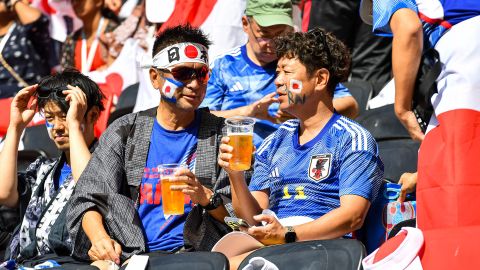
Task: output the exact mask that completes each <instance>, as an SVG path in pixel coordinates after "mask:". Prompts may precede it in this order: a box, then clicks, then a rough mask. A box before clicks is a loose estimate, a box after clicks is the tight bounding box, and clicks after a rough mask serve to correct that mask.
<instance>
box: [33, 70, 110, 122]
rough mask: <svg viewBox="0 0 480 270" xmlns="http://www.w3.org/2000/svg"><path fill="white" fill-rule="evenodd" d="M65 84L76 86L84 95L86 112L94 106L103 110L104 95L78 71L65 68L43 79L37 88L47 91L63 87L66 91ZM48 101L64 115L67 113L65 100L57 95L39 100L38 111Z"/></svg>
mask: <svg viewBox="0 0 480 270" xmlns="http://www.w3.org/2000/svg"><path fill="white" fill-rule="evenodd" d="M67 84H69V85H71V86H78V87H79V88H80V89H82V91H83V92H84V93H85V95H86V97H87V112H88V111H89V110H90V109H91V108H92V107H94V106H96V107H98V109H99V110H100V111H103V110H104V109H105V108H104V106H103V102H102V101H103V98H104V95H103V94H102V91H101V90H100V88H99V87H98V85H97V84H96V83H95V82H94V81H92V80H91V79H90V78H89V77H88V76H85V75H83V74H82V73H81V72H80V71H78V70H76V69H73V68H67V69H65V70H64V71H62V72H59V73H56V74H54V75H48V76H45V77H43V78H42V79H41V80H40V82H39V83H38V87H44V88H49V89H54V88H58V87H65V89H67V88H66V86H67ZM49 101H53V102H55V104H57V105H58V106H59V107H60V109H61V110H62V111H63V112H65V113H66V112H67V111H68V105H67V103H66V102H65V100H64V99H63V98H62V97H58V96H57V95H50V96H49V97H48V98H39V99H38V108H39V110H41V111H43V109H44V108H45V105H46V104H47V103H48V102H49Z"/></svg>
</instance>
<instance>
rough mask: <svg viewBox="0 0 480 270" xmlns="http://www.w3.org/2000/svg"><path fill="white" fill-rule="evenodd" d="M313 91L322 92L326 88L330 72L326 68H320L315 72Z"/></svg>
mask: <svg viewBox="0 0 480 270" xmlns="http://www.w3.org/2000/svg"><path fill="white" fill-rule="evenodd" d="M315 78H316V81H315V89H316V90H317V89H318V90H323V89H326V88H327V85H328V81H329V80H330V72H329V71H328V70H327V69H326V68H321V69H319V70H317V71H315Z"/></svg>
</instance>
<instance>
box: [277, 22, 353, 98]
mask: <svg viewBox="0 0 480 270" xmlns="http://www.w3.org/2000/svg"><path fill="white" fill-rule="evenodd" d="M274 40H275V47H276V53H277V56H278V58H279V59H280V58H281V57H288V58H297V59H298V60H299V61H300V62H301V63H302V64H303V65H305V67H306V69H307V73H308V75H309V76H312V74H313V72H314V71H316V70H318V69H320V68H325V69H327V70H328V71H329V72H330V79H329V81H328V90H329V91H330V93H331V94H332V95H333V91H334V89H335V87H336V85H337V84H338V83H339V82H343V81H346V80H347V78H348V75H349V74H350V62H351V59H350V52H349V51H348V49H347V47H346V46H345V44H343V43H342V42H341V41H340V40H338V39H337V38H336V37H335V36H334V35H333V34H331V33H328V32H326V31H325V30H323V29H322V28H320V27H316V28H313V29H312V30H310V31H308V32H305V33H300V32H297V33H290V34H286V35H283V36H280V37H278V38H275V39H274Z"/></svg>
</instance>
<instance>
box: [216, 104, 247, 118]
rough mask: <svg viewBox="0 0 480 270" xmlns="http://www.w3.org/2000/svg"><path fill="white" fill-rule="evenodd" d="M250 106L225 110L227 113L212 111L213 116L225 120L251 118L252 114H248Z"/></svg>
mask: <svg viewBox="0 0 480 270" xmlns="http://www.w3.org/2000/svg"><path fill="white" fill-rule="evenodd" d="M248 111H249V110H248V105H247V106H243V107H238V108H235V109H231V110H225V111H211V113H212V114H214V115H216V116H218V117H223V118H229V117H233V116H251V115H250V113H248Z"/></svg>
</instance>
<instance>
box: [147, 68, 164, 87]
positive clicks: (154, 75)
mask: <svg viewBox="0 0 480 270" xmlns="http://www.w3.org/2000/svg"><path fill="white" fill-rule="evenodd" d="M149 73H150V82H151V83H152V86H153V88H155V89H157V90H158V89H160V88H161V87H162V84H161V83H160V74H159V73H158V71H157V70H156V69H154V68H151V69H150V71H149Z"/></svg>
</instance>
